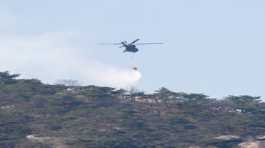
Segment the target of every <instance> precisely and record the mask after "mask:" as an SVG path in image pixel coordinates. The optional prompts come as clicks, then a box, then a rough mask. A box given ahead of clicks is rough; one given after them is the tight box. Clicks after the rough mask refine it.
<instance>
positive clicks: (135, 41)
mask: <svg viewBox="0 0 265 148" xmlns="http://www.w3.org/2000/svg"><path fill="white" fill-rule="evenodd" d="M139 40H140V39H136V40H134V41H133V42H131V43H130V45H132V44H134V43H136V42H138V41H139Z"/></svg>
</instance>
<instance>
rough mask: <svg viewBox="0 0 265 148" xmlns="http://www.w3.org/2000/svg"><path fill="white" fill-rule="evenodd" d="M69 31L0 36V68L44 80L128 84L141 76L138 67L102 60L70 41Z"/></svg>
mask: <svg viewBox="0 0 265 148" xmlns="http://www.w3.org/2000/svg"><path fill="white" fill-rule="evenodd" d="M73 37H74V34H73V33H61V32H55V33H54V32H53V33H42V34H37V35H36V34H35V35H31V36H17V35H10V34H9V35H5V36H0V52H1V54H0V69H1V71H6V70H9V71H10V72H11V73H19V74H21V75H22V76H21V77H22V78H37V79H40V80H42V81H43V82H44V83H55V82H56V81H57V80H60V79H71V80H78V81H79V83H81V84H82V85H102V86H110V87H115V88H129V87H132V86H134V85H136V84H137V82H138V81H139V80H140V79H141V74H140V72H139V71H136V70H132V69H130V68H121V67H119V66H115V65H111V64H105V63H102V62H100V61H98V60H97V59H94V58H92V56H93V55H92V54H89V55H87V54H84V53H83V52H82V49H76V48H75V47H73V46H72V45H71V38H73Z"/></svg>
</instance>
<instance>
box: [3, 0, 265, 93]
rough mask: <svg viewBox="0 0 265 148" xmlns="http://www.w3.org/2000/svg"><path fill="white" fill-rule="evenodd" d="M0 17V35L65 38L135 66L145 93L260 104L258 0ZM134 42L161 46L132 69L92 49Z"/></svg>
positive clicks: (113, 0) (23, 4)
mask: <svg viewBox="0 0 265 148" xmlns="http://www.w3.org/2000/svg"><path fill="white" fill-rule="evenodd" d="M0 13H2V15H0V19H2V21H1V25H0V31H1V33H2V34H7V35H9V34H16V35H18V36H31V35H34V34H39V33H45V32H67V33H69V32H70V33H72V34H74V36H75V37H74V39H71V40H70V41H69V42H70V43H71V44H69V46H71V47H75V48H77V49H79V50H81V52H82V53H83V54H84V55H85V54H87V55H88V57H90V56H93V58H94V59H97V60H98V61H101V62H103V63H110V64H113V65H119V66H131V65H137V66H138V67H139V68H140V71H141V72H142V75H143V78H142V80H141V82H140V84H139V87H140V89H143V90H146V91H152V90H155V89H158V88H159V87H162V86H164V87H167V88H169V89H172V90H175V91H185V92H195V93H205V94H206V95H209V96H214V97H215V96H218V97H221V96H227V95H230V94H235V95H240V94H248V95H257V96H263V97H265V91H264V85H265V78H264V76H265V69H264V63H265V58H264V55H265V50H264V49H265V42H264V40H265V27H264V26H265V1H264V0H163V1H162V0H157V1H154V0H131V1H129V0H96V1H91V0H75V1H73V0H71V1H70V0H45V1H36V0H23V1H21V0H8V1H4V0H1V1H0ZM135 38H140V39H142V41H147V42H149V41H158V42H160V41H162V42H165V43H166V44H164V45H162V46H161V45H159V46H143V47H139V48H140V49H141V52H139V53H137V54H136V56H135V59H133V61H130V60H131V59H130V56H128V55H124V54H123V53H121V51H120V49H119V48H117V47H115V46H114V47H112V46H110V47H108V46H103V47H102V46H98V45H97V43H99V42H119V41H121V40H129V41H130V40H133V39H135ZM2 64H3V63H2Z"/></svg>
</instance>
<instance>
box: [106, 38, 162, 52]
mask: <svg viewBox="0 0 265 148" xmlns="http://www.w3.org/2000/svg"><path fill="white" fill-rule="evenodd" d="M139 40H140V39H136V40H134V41H133V42H131V43H128V42H127V41H122V42H120V43H101V45H121V46H120V48H125V50H123V52H131V53H136V52H138V51H139V49H138V48H137V47H136V46H138V45H154V44H163V43H162V42H158V43H137V42H138V41H139Z"/></svg>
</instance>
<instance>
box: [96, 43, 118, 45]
mask: <svg viewBox="0 0 265 148" xmlns="http://www.w3.org/2000/svg"><path fill="white" fill-rule="evenodd" d="M99 45H122V43H99Z"/></svg>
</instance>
